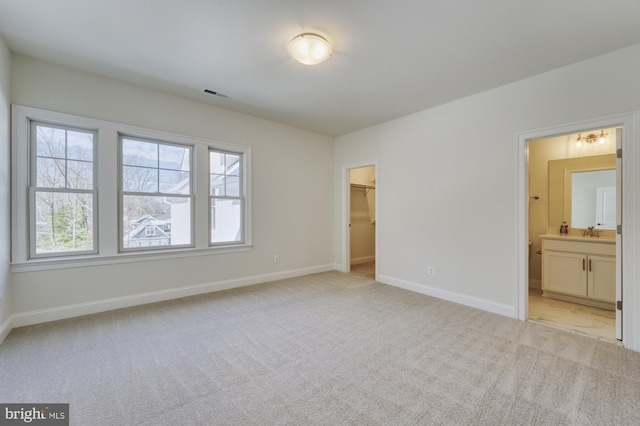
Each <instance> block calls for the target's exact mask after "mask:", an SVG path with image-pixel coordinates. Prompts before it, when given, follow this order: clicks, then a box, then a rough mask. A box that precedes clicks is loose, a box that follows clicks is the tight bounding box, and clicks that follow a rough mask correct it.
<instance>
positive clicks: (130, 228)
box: [122, 195, 192, 248]
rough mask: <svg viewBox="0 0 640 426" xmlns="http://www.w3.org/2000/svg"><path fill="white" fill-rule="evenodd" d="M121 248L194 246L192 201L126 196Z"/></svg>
mask: <svg viewBox="0 0 640 426" xmlns="http://www.w3.org/2000/svg"><path fill="white" fill-rule="evenodd" d="M122 198H123V200H122V204H123V212H122V246H123V247H124V248H144V247H158V246H179V245H191V244H192V243H191V199H190V198H189V197H171V198H167V197H152V196H138V195H124V196H123V197H122Z"/></svg>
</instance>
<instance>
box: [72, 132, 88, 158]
mask: <svg viewBox="0 0 640 426" xmlns="http://www.w3.org/2000/svg"><path fill="white" fill-rule="evenodd" d="M67 158H70V159H72V160H84V161H91V162H92V161H93V134H92V133H86V132H75V131H68V132H67Z"/></svg>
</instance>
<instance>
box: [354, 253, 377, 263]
mask: <svg viewBox="0 0 640 426" xmlns="http://www.w3.org/2000/svg"><path fill="white" fill-rule="evenodd" d="M375 261H376V256H375V255H373V256H365V257H356V258H353V259H351V264H352V265H359V264H361V263H369V262H375Z"/></svg>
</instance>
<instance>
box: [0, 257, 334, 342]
mask: <svg viewBox="0 0 640 426" xmlns="http://www.w3.org/2000/svg"><path fill="white" fill-rule="evenodd" d="M335 266H336V265H334V264H329V265H320V266H314V267H309V268H301V269H293V270H289V271H282V272H274V273H269V274H262V275H254V276H251V277H244V278H236V279H231V280H225V281H216V282H211V283H205V284H197V285H192V286H188V287H179V288H172V289H168V290H160V291H154V292H150V293H143V294H134V295H131V296H124V297H116V298H111V299H104V300H96V301H92V302H86V303H77V304H73V305H66V306H58V307H55V308H49V309H40V310H36V311H29V312H22V313H18V314H13V315H12V316H11V317H9V318H8V319H7V320H6V321H5V322H4V323H3V324H2V327H3V328H0V333H3V332H4V329H5V328H6V329H8V331H6V334H9V331H11V328H14V327H23V326H26V325H33V324H40V323H44V322H49V321H57V320H61V319H66V318H73V317H78V316H82V315H89V314H96V313H99V312H105V311H111V310H114V309H120V308H128V307H131V306H138V305H144V304H147V303H154V302H162V301H165V300H172V299H179V298H181V297H187V296H195V295H198V294H204V293H211V292H214V291H221V290H227V289H231V288H238V287H245V286H250V285H254V284H261V283H266V282H269V281H276V280H282V279H286V278H294V277H299V276H303V275H309V274H316V273H319V272H327V271H333V270H335ZM2 336H3V334H0V337H2ZM5 337H6V336H5ZM2 340H3V339H0V343H1V342H2Z"/></svg>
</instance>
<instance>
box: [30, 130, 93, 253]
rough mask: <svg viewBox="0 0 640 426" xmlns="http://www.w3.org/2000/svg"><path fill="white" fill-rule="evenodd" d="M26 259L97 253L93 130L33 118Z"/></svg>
mask: <svg viewBox="0 0 640 426" xmlns="http://www.w3.org/2000/svg"><path fill="white" fill-rule="evenodd" d="M30 139H31V143H30V146H31V153H32V154H31V176H30V179H29V180H30V185H29V186H30V190H29V205H30V218H31V220H30V224H29V225H30V227H29V228H30V235H31V241H30V257H40V256H52V255H67V254H81V253H92V252H95V251H96V238H95V235H96V228H95V224H96V219H97V218H96V200H97V194H96V187H95V182H94V174H95V173H94V171H95V167H94V155H95V141H96V133H95V132H94V131H90V130H84V129H78V128H73V127H66V126H59V125H52V124H47V123H42V122H37V121H32V122H31V125H30Z"/></svg>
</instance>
